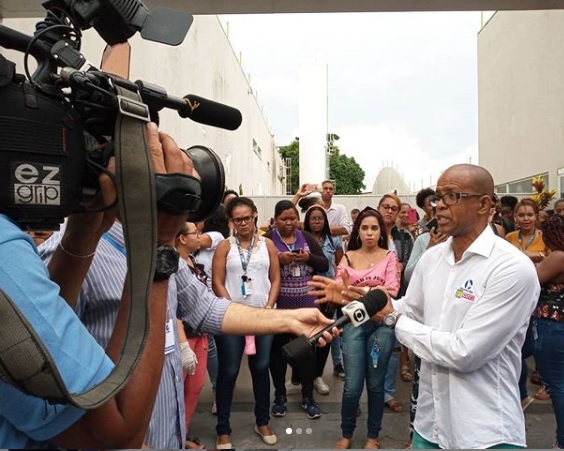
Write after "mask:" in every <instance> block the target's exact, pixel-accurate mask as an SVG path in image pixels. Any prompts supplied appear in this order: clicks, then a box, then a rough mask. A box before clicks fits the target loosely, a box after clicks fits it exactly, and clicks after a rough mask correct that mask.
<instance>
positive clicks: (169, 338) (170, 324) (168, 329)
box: [165, 318, 175, 355]
mask: <svg viewBox="0 0 564 451" xmlns="http://www.w3.org/2000/svg"><path fill="white" fill-rule="evenodd" d="M174 325H175V322H174V320H173V319H172V318H170V319H169V320H168V321H167V322H166V324H165V355H167V354H170V353H171V352H173V351H174V343H175V335H174Z"/></svg>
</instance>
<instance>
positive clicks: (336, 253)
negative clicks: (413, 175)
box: [304, 205, 343, 395]
mask: <svg viewBox="0 0 564 451" xmlns="http://www.w3.org/2000/svg"><path fill="white" fill-rule="evenodd" d="M304 230H305V231H306V232H309V233H311V235H312V236H313V237H314V238H315V239H316V240H317V242H318V243H319V245H320V246H321V249H322V250H323V255H325V258H326V259H327V261H328V262H329V269H328V270H327V272H325V273H321V274H320V275H322V276H325V277H329V278H331V279H334V278H335V269H336V262H340V261H341V258H342V257H343V245H342V243H341V237H340V236H332V235H331V229H330V228H329V221H328V220H327V213H325V209H324V208H323V207H321V206H319V205H314V206H312V207H310V208H309V209H308V210H307V212H306V215H305V219H304ZM320 310H321V311H322V312H323V314H324V315H325V316H326V317H327V318H332V317H333V316H334V314H335V306H334V305H332V304H323V305H322V306H321V307H320ZM330 348H331V346H324V347H323V348H316V349H315V354H316V356H315V357H316V372H315V376H316V377H315V379H314V381H313V386H314V387H315V389H316V390H317V392H318V393H319V394H320V395H328V394H329V386H328V385H327V384H326V383H325V381H324V380H323V377H322V376H323V370H324V368H325V364H326V363H327V357H329V349H330Z"/></svg>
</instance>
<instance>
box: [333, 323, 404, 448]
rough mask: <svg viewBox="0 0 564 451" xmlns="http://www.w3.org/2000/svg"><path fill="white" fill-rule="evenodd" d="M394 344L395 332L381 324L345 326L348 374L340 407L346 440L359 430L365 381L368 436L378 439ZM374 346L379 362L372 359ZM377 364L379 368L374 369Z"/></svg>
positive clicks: (344, 335) (344, 339)
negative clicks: (377, 351) (360, 408)
mask: <svg viewBox="0 0 564 451" xmlns="http://www.w3.org/2000/svg"><path fill="white" fill-rule="evenodd" d="M395 342H396V337H395V334H394V331H393V330H392V329H390V328H388V327H386V326H383V325H382V324H381V323H376V322H374V321H368V322H367V323H364V324H362V325H360V326H358V327H353V326H351V325H347V326H345V328H344V330H343V354H344V360H345V368H346V371H345V386H344V389H343V401H342V405H341V430H342V434H343V437H345V438H348V439H352V436H353V433H354V430H355V428H356V412H357V409H358V405H359V401H360V396H361V395H362V390H363V388H364V381H365V380H366V387H367V390H368V420H367V436H368V437H369V438H378V434H379V432H380V429H382V416H383V414H384V379H385V377H386V370H387V368H388V362H389V360H390V356H391V355H392V351H393V348H394V344H395ZM375 343H376V346H377V348H378V349H379V355H378V357H377V360H376V359H373V357H372V356H371V353H372V350H373V348H374V345H375ZM374 360H376V362H377V367H376V368H374V363H373V362H374Z"/></svg>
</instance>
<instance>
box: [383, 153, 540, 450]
mask: <svg viewBox="0 0 564 451" xmlns="http://www.w3.org/2000/svg"><path fill="white" fill-rule="evenodd" d="M493 190H494V183H493V179H492V177H491V175H490V174H489V172H488V171H486V170H485V169H483V168H481V167H479V166H473V165H469V164H463V165H456V166H453V167H451V168H449V169H447V170H446V171H445V172H444V173H443V175H442V176H441V177H440V178H439V180H438V183H437V190H436V191H437V198H436V201H437V220H438V222H439V231H440V232H441V233H444V234H447V235H450V236H451V238H449V239H448V240H447V241H446V242H445V243H442V244H438V245H437V246H435V247H433V248H431V249H429V250H428V251H427V252H425V254H424V255H423V256H422V257H421V260H420V261H419V263H418V265H417V267H416V268H415V272H414V274H413V277H412V278H411V282H410V285H409V288H408V290H407V293H406V295H405V296H404V297H403V298H402V299H400V300H398V301H392V302H393V307H392V304H388V306H387V307H386V308H385V309H384V310H383V311H381V312H380V313H379V314H378V317H379V318H382V319H384V318H385V320H386V321H385V322H386V323H389V324H390V325H392V326H393V322H394V321H393V319H395V320H396V324H395V329H396V335H397V337H398V339H399V341H400V342H401V343H402V344H404V345H405V346H407V347H408V348H410V349H412V350H413V352H414V353H415V354H417V355H418V356H420V357H421V360H422V364H421V380H420V385H419V400H418V406H417V416H416V417H415V425H414V427H415V434H414V437H413V448H428V447H432V448H439V447H440V448H491V447H494V446H495V447H497V448H500V447H508V448H516V447H526V442H525V420H524V417H523V411H522V408H521V402H520V398H519V389H518V380H519V375H520V372H521V363H520V353H521V346H522V345H523V341H524V340H525V333H526V330H527V326H528V324H529V318H530V316H531V313H532V311H533V309H534V307H535V305H536V301H537V299H538V296H539V291H540V287H539V282H538V279H537V275H536V272H535V268H534V266H533V264H532V263H531V260H530V259H528V258H527V257H526V256H525V255H524V254H522V253H520V252H519V251H518V250H517V249H516V248H515V247H514V246H511V245H510V244H509V243H507V242H506V241H504V240H502V239H500V238H498V237H496V236H495V235H494V233H493V232H492V230H491V228H490V227H488V215H489V211H490V208H491V207H492V206H493V205H494V202H493V200H492V196H493ZM394 316H395V318H394Z"/></svg>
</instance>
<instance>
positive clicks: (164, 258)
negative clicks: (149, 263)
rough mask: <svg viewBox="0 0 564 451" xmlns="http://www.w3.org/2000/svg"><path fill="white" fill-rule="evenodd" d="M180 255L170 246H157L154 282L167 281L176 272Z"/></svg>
mask: <svg viewBox="0 0 564 451" xmlns="http://www.w3.org/2000/svg"><path fill="white" fill-rule="evenodd" d="M179 258H180V254H179V253H178V252H177V251H176V249H175V248H174V247H172V246H159V247H158V248H157V261H156V267H155V277H154V280H167V279H168V278H169V277H170V276H171V275H172V274H174V273H175V272H176V271H178V259H179Z"/></svg>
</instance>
